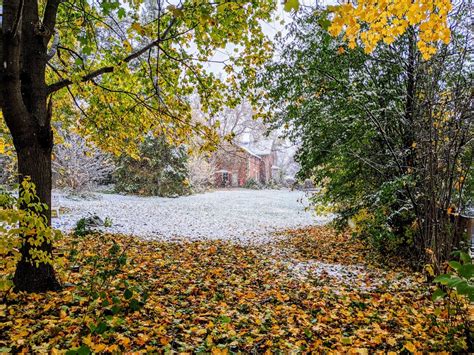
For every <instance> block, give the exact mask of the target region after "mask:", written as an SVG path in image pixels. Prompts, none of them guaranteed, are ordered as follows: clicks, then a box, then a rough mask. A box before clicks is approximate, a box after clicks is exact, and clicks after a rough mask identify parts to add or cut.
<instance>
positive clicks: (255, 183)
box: [244, 179, 263, 190]
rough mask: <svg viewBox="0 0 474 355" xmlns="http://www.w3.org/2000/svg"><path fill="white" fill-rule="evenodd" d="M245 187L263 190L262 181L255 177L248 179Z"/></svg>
mask: <svg viewBox="0 0 474 355" xmlns="http://www.w3.org/2000/svg"><path fill="white" fill-rule="evenodd" d="M244 188H246V189H253V190H261V189H262V188H263V186H262V184H261V183H259V182H258V181H257V180H255V179H248V180H247V181H246V182H245V184H244Z"/></svg>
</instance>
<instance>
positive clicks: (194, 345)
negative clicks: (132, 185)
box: [0, 227, 465, 354]
mask: <svg viewBox="0 0 474 355" xmlns="http://www.w3.org/2000/svg"><path fill="white" fill-rule="evenodd" d="M71 250H75V251H76V252H75V253H74V254H75V255H76V257H75V258H72V257H71ZM111 251H112V252H111ZM57 253H58V255H59V257H60V259H62V261H63V262H62V266H61V267H60V276H61V278H62V279H63V280H64V281H65V287H64V289H63V290H62V291H60V292H57V293H46V294H23V293H19V294H16V293H13V292H12V291H9V292H6V293H4V294H3V295H2V304H1V305H0V317H1V319H2V321H1V325H0V334H1V335H0V348H1V349H2V350H3V351H9V352H52V353H54V352H64V351H69V353H84V354H87V353H90V352H122V351H141V352H188V353H190V352H209V353H230V352H242V353H248V352H254V353H261V352H262V353H264V352H275V351H283V352H303V353H304V352H311V351H352V352H359V353H360V352H362V353H366V352H369V351H370V352H374V351H378V352H387V351H402V350H408V351H411V352H415V351H453V350H462V349H463V348H464V347H465V344H464V343H463V341H464V340H463V336H462V334H459V332H456V331H455V330H453V328H452V327H451V326H450V323H449V322H448V314H447V311H446V309H445V308H444V307H441V304H439V303H433V302H432V301H431V296H430V286H429V284H427V283H425V279H424V277H423V276H422V275H421V274H417V273H413V272H410V271H409V270H408V269H404V268H403V267H398V268H395V269H394V268H393V266H391V268H390V269H389V268H388V267H384V266H383V264H381V263H380V262H375V261H372V260H375V259H374V258H372V257H371V253H370V251H369V250H368V249H366V248H365V246H364V245H363V244H362V243H360V242H358V241H356V240H353V239H351V238H350V237H349V236H348V235H344V234H342V235H338V234H336V233H335V232H334V231H333V230H332V229H330V228H328V227H312V228H304V229H297V230H289V231H286V232H281V233H280V235H279V236H277V237H276V238H275V242H274V243H269V244H266V245H259V246H244V245H239V244H235V243H230V242H227V241H226V242H224V241H199V242H183V243H173V242H159V241H144V240H141V239H138V238H131V237H129V236H121V235H111V234H95V235H89V236H85V237H82V238H77V237H73V236H70V237H68V238H65V239H64V240H63V241H62V242H61V244H60V245H59V247H58V250H57ZM111 254H112V257H111ZM63 255H64V256H63ZM125 255H126V258H125ZM117 260H119V261H117ZM117 270H118V271H117ZM3 272H11V270H5V271H2V273H3ZM107 275H109V276H110V275H112V277H107ZM104 280H105V281H104Z"/></svg>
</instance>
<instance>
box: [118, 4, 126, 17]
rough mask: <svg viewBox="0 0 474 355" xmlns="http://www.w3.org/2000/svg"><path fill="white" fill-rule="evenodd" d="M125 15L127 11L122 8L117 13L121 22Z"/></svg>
mask: <svg viewBox="0 0 474 355" xmlns="http://www.w3.org/2000/svg"><path fill="white" fill-rule="evenodd" d="M125 15H126V12H125V9H124V8H123V7H121V8H120V9H119V10H118V12H117V16H118V18H119V19H120V20H121V19H123V18H124V17H125Z"/></svg>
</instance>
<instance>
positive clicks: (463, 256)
mask: <svg viewBox="0 0 474 355" xmlns="http://www.w3.org/2000/svg"><path fill="white" fill-rule="evenodd" d="M459 258H460V259H461V260H462V262H463V263H464V264H471V262H472V260H471V257H470V256H469V254H467V253H465V252H463V251H461V252H460V253H459Z"/></svg>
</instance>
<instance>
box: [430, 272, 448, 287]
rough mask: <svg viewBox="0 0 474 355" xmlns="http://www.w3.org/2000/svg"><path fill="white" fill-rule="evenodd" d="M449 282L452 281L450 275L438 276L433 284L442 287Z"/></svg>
mask: <svg viewBox="0 0 474 355" xmlns="http://www.w3.org/2000/svg"><path fill="white" fill-rule="evenodd" d="M449 280H451V275H450V274H442V275H438V276H437V277H436V278H435V279H434V280H433V282H438V283H440V284H442V285H447V284H448V282H449Z"/></svg>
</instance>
